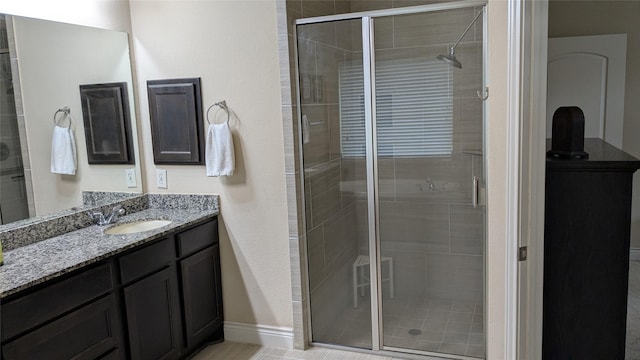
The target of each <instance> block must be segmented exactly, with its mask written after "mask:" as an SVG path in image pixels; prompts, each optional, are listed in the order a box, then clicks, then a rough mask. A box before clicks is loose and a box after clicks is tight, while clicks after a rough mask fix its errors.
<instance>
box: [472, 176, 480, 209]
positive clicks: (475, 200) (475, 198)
mask: <svg viewBox="0 0 640 360" xmlns="http://www.w3.org/2000/svg"><path fill="white" fill-rule="evenodd" d="M479 185H480V178H479V177H477V176H474V177H473V179H472V181H471V204H472V205H473V207H474V208H476V207H478V193H479V191H478V190H479V188H478V186H479Z"/></svg>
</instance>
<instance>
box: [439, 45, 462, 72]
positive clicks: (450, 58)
mask: <svg viewBox="0 0 640 360" xmlns="http://www.w3.org/2000/svg"><path fill="white" fill-rule="evenodd" d="M436 59H438V60H440V61H444V62H446V63H447V64H449V65H451V66H455V67H457V68H458V69H462V63H460V61H459V60H458V59H457V58H456V53H455V49H454V48H453V47H451V48H450V49H449V55H442V54H440V55H438V56H437V57H436Z"/></svg>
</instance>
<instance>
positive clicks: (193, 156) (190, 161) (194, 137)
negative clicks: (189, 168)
mask: <svg viewBox="0 0 640 360" xmlns="http://www.w3.org/2000/svg"><path fill="white" fill-rule="evenodd" d="M147 94H148V96H149V117H150V119H151V139H152V142H153V161H154V163H155V164H178V165H180V164H185V165H199V164H204V121H203V119H202V98H201V94H200V78H189V79H170V80H150V81H147Z"/></svg>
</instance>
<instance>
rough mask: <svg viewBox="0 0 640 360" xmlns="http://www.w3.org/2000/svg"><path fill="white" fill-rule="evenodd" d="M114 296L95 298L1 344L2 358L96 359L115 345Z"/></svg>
mask: <svg viewBox="0 0 640 360" xmlns="http://www.w3.org/2000/svg"><path fill="white" fill-rule="evenodd" d="M119 329H120V325H119V322H118V318H117V314H116V307H115V302H114V300H113V296H112V295H110V296H107V297H104V298H102V299H100V300H97V301H95V302H93V303H91V304H89V305H87V306H85V307H83V308H81V309H79V310H77V311H74V312H72V313H70V314H68V315H66V316H64V317H62V318H60V319H58V320H56V321H54V322H52V323H50V324H48V325H45V326H43V327H41V328H39V329H37V330H35V331H33V332H31V333H29V334H27V335H25V336H22V337H20V338H18V339H17V340H14V341H12V342H10V343H8V344H6V345H4V346H3V347H2V355H3V358H4V359H5V360H13V359H30V360H37V359H43V360H44V359H46V360H50V359H76V360H80V359H96V358H98V357H99V356H100V355H102V354H104V353H105V352H107V351H109V350H110V349H113V348H115V347H118V346H119V344H118V335H117V332H118V331H119Z"/></svg>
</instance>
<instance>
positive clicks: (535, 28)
mask: <svg viewBox="0 0 640 360" xmlns="http://www.w3.org/2000/svg"><path fill="white" fill-rule="evenodd" d="M511 2H514V3H515V2H517V3H520V4H519V5H520V7H521V9H520V13H519V14H518V15H514V17H520V18H521V19H522V24H521V26H520V33H521V34H520V41H515V39H514V41H513V42H512V43H510V45H512V50H511V52H515V51H519V52H520V54H521V55H522V59H521V61H520V62H519V63H520V64H521V68H520V71H519V74H518V75H517V76H518V77H519V78H520V84H519V86H517V87H514V89H515V91H516V92H517V93H518V95H517V98H513V99H510V102H513V103H520V106H521V111H520V112H519V113H517V114H516V113H515V112H514V113H512V114H510V118H511V119H516V118H518V119H519V121H518V122H519V123H520V124H522V128H521V131H520V134H512V136H519V137H520V146H519V147H518V148H519V150H520V156H519V158H520V168H519V178H520V179H519V181H518V182H519V185H520V187H521V188H520V191H519V194H518V196H517V198H519V201H520V204H519V206H518V209H519V211H520V213H519V214H518V220H517V221H518V222H519V225H518V229H517V235H518V237H519V241H518V248H520V247H526V249H527V251H526V253H527V259H526V261H520V262H517V265H516V267H517V281H516V282H517V288H516V289H515V294H514V295H515V301H516V304H517V309H516V311H515V313H514V314H513V316H514V317H515V318H514V319H512V321H515V324H514V325H515V330H516V333H514V334H517V335H516V336H515V338H514V339H513V341H512V342H513V343H514V344H515V351H516V352H515V353H511V354H513V357H512V358H513V359H522V360H536V359H541V358H542V303H543V278H544V276H543V275H544V274H543V270H544V206H545V196H544V194H545V159H546V113H547V112H546V110H547V47H548V20H549V2H548V0H541V1H527V0H511ZM515 6H516V4H514V7H515ZM518 43H519V44H518ZM514 76H516V74H514ZM511 121H513V120H511ZM514 149H515V148H513V149H512V150H514ZM510 173H511V172H510ZM514 181H515V180H514ZM513 235H516V232H515V230H514V234H513ZM515 251H518V249H515ZM514 257H515V258H517V255H514ZM516 261H517V260H516ZM512 290H513V289H512Z"/></svg>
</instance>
